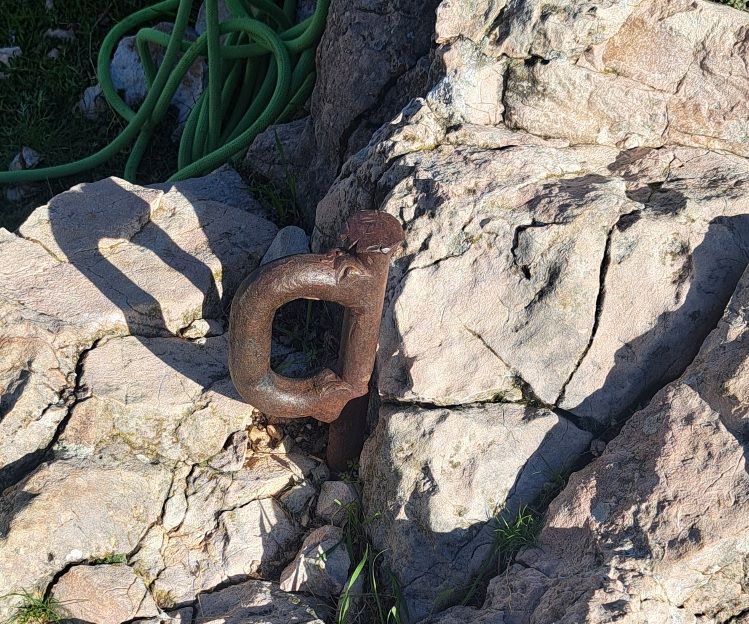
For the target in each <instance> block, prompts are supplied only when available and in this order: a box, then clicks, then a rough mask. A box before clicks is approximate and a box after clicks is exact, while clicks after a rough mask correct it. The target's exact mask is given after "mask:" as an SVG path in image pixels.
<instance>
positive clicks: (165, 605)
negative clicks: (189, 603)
mask: <svg viewBox="0 0 749 624" xmlns="http://www.w3.org/2000/svg"><path fill="white" fill-rule="evenodd" d="M151 594H152V595H153V599H154V601H155V602H156V605H157V606H158V607H159V608H160V609H163V610H167V609H173V608H174V606H175V605H176V604H177V601H176V600H175V599H174V593H173V592H172V591H171V590H166V589H155V590H154V591H153V592H151Z"/></svg>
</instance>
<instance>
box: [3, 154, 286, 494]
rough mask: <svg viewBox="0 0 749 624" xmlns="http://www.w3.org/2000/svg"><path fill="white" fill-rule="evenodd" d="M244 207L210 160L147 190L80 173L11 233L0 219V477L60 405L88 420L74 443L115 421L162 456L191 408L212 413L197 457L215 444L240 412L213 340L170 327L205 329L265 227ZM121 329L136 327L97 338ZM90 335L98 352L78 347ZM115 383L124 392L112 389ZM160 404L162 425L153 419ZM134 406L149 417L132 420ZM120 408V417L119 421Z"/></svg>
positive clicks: (32, 459)
mask: <svg viewBox="0 0 749 624" xmlns="http://www.w3.org/2000/svg"><path fill="white" fill-rule="evenodd" d="M256 209H257V206H256V204H255V203H254V200H252V198H251V197H250V195H249V193H248V191H247V188H246V186H245V185H244V184H243V183H242V181H241V179H240V178H239V176H238V174H236V172H233V171H231V170H230V169H227V168H222V169H220V170H218V171H217V172H215V173H213V174H211V175H209V176H205V177H204V178H198V179H195V180H189V181H186V182H179V183H176V184H165V185H160V187H159V188H144V187H140V186H136V185H132V184H128V183H127V182H124V181H123V180H118V179H116V178H109V179H106V180H102V181H100V182H96V183H93V184H82V185H79V186H76V187H74V188H73V189H71V190H70V191H67V192H65V193H62V194H61V195H58V196H56V197H54V198H52V199H51V200H50V201H49V203H48V204H46V205H45V206H42V207H40V208H37V209H36V210H35V211H34V212H33V213H32V214H31V216H30V217H29V218H28V219H27V220H26V222H25V223H24V224H23V225H21V227H20V228H19V233H18V234H12V233H10V232H8V231H6V230H0V254H1V255H2V257H3V259H4V262H3V263H2V266H0V319H1V320H2V322H1V323H0V345H2V348H1V349H0V488H2V487H5V486H6V485H8V484H10V483H13V482H14V481H17V480H18V479H19V478H20V477H21V476H23V474H24V472H25V471H27V470H28V469H29V467H33V466H34V465H35V464H37V463H39V461H40V460H41V458H42V456H43V454H44V452H45V451H46V449H47V447H48V446H49V445H50V444H51V443H52V442H53V440H54V439H55V435H56V434H57V432H58V428H59V427H61V426H62V425H63V424H64V423H65V421H66V419H67V418H68V417H69V416H71V414H72V412H73V411H75V418H74V419H73V420H74V421H75V422H78V423H79V424H81V425H83V423H85V422H90V423H92V424H93V426H92V427H91V428H90V429H88V430H85V431H84V430H83V429H79V434H80V436H81V439H80V440H78V441H77V442H76V443H78V442H80V443H81V445H82V447H81V448H80V449H79V450H81V451H83V450H84V449H88V450H87V451H86V452H91V451H92V450H93V449H94V448H95V446H96V445H95V444H94V446H91V445H90V444H89V442H91V444H93V442H92V441H96V440H98V439H99V438H97V436H101V435H103V436H104V437H106V435H105V434H106V433H107V432H110V433H117V432H118V435H123V436H127V437H129V439H130V440H131V441H134V442H135V446H136V447H139V448H144V447H145V446H147V444H151V445H153V443H154V442H155V441H156V440H157V438H158V439H159V444H160V443H161V442H163V443H164V447H163V448H160V449H158V452H156V455H160V456H162V457H163V456H164V455H165V453H166V455H167V456H169V455H171V456H172V457H174V454H175V453H176V451H175V449H178V448H185V444H187V446H189V445H190V444H191V442H190V440H189V439H187V438H186V437H185V436H186V435H187V434H188V432H189V431H192V430H194V429H195V427H196V426H197V422H196V419H199V418H200V417H205V416H207V417H208V418H209V420H211V419H212V418H213V416H214V415H215V416H217V417H218V419H219V421H220V422H219V421H216V422H215V423H214V424H217V425H218V427H217V428H216V429H215V430H214V431H213V433H212V434H211V435H213V440H212V441H207V439H206V438H205V437H203V438H201V437H200V435H202V434H200V435H198V439H197V440H196V444H197V447H199V448H197V447H196V452H197V453H198V454H200V455H205V454H206V453H214V452H218V451H219V450H221V447H222V446H223V443H224V442H225V440H226V436H228V435H229V434H230V433H232V432H233V431H234V430H237V429H241V428H242V427H243V426H244V425H245V424H246V423H247V422H248V418H249V413H248V409H247V406H244V405H242V404H240V402H239V400H238V398H237V397H236V395H234V394H232V390H231V385H230V382H229V380H228V371H227V370H226V365H225V359H226V353H225V348H226V347H225V342H223V343H222V342H221V341H222V340H223V339H220V338H218V337H217V338H208V339H207V340H206V341H205V344H198V341H197V340H196V342H195V343H188V342H187V341H184V340H180V339H178V338H176V337H175V336H174V335H175V334H178V333H179V332H180V331H181V330H183V329H185V330H186V331H187V333H189V334H190V335H193V334H192V332H193V330H195V331H197V329H198V325H201V321H202V323H204V324H206V325H207V328H201V331H199V332H198V333H202V334H204V335H207V334H211V333H213V332H214V331H219V327H220V323H218V322H217V321H218V320H219V319H221V318H222V316H223V306H224V305H225V304H226V303H227V302H228V301H229V300H230V297H231V295H232V294H233V292H234V289H235V288H236V286H237V285H238V284H239V281H240V280H241V279H242V278H243V277H244V276H245V275H246V274H247V273H249V272H250V271H251V270H252V269H254V268H255V267H256V266H257V264H258V262H259V261H260V258H261V257H262V255H263V254H264V253H265V250H266V248H267V247H268V245H269V244H270V242H271V241H272V239H273V237H274V235H275V233H276V228H275V226H273V225H272V224H271V223H270V222H268V221H266V220H265V219H263V218H262V217H260V216H258V215H257V214H256V212H254V211H256ZM214 319H215V320H214ZM186 328H191V329H189V330H187V329H186ZM203 329H205V331H203ZM128 335H137V336H138V338H127V339H123V340H122V341H120V340H117V341H115V342H114V343H112V344H109V345H107V344H106V343H107V340H108V339H110V338H115V337H118V338H119V337H123V336H128ZM155 336H158V337H159V338H158V339H156V338H155ZM152 338H153V340H152ZM93 346H97V347H98V348H101V349H103V351H99V352H98V353H97V352H96V351H97V349H94V351H93V352H91V353H89V351H91V348H92V347H93ZM87 355H90V356H91V357H90V364H91V365H90V366H89V367H88V369H86V368H85V367H84V360H86V359H87ZM110 356H111V358H112V359H111V360H109V357H110ZM141 358H142V361H141V362H140V363H139V362H138V360H140V359H141ZM141 365H142V367H143V368H142V370H141V368H140V367H141ZM94 367H95V368H96V369H97V370H94ZM99 367H100V368H99ZM118 367H119V368H118ZM124 370H129V371H130V373H129V376H128V377H127V378H125V377H122V373H123V371H124ZM201 371H202V372H201ZM141 373H142V374H141ZM79 374H82V375H84V376H86V381H85V382H83V380H82V379H81V378H80V377H79ZM118 375H119V377H118ZM89 380H90V381H91V383H92V384H95V385H96V386H97V388H98V389H99V390H101V393H100V394H96V393H94V394H93V395H92V394H91V392H90V388H87V387H86V384H87V383H89ZM162 381H163V383H162ZM120 383H122V384H125V385H129V384H134V385H133V386H131V389H133V390H135V392H134V393H133V394H128V395H127V396H124V395H122V394H121V393H120V394H119V395H118V393H117V392H116V390H115V386H116V385H118V384H120ZM149 383H153V384H155V385H154V386H153V387H151V388H149V387H148V384H149ZM136 386H137V390H136ZM209 386H215V387H213V388H209ZM159 387H161V392H162V394H161V399H159ZM99 390H97V391H96V392H97V393H98V392H99ZM165 391H166V392H167V394H163V393H164V392H165ZM167 396H169V399H168V400H169V401H174V403H173V404H170V405H169V406H167V404H166V403H163V401H166V400H167ZM86 397H90V398H91V401H90V402H88V401H81V399H84V398H86ZM159 401H162V403H159ZM196 401H197V403H196ZM86 403H89V404H88V405H86ZM95 406H98V407H101V408H102V411H101V412H97V411H96V409H95ZM177 406H179V407H177ZM73 408H75V409H73ZM161 408H164V410H165V411H164V414H167V413H169V414H170V416H169V418H168V419H167V420H168V421H169V423H170V424H169V427H171V429H169V427H167V428H166V429H164V430H163V431H161V430H160V427H161V424H164V423H161V424H160V423H158V422H156V421H154V418H156V420H158V418H159V416H158V414H159V413H160V412H159V410H160V409H161ZM200 410H204V411H203V412H202V413H198V415H197V416H196V415H195V413H196V412H200ZM145 412H148V413H150V414H151V420H150V424H148V418H146V421H145V422H144V423H141V424H143V425H144V427H143V428H142V429H139V428H138V427H139V425H137V424H135V419H137V418H139V417H141V416H144V415H145ZM222 414H223V415H222ZM191 418H192V422H191V421H190V419H191ZM123 419H124V420H128V419H130V425H132V426H130V425H124V427H125V428H124V429H119V428H118V427H119V425H118V424H117V423H118V422H119V423H122V422H124V421H123ZM185 419H186V420H185ZM75 422H74V423H73V424H75ZM111 423H114V428H111V427H110V424H111ZM235 427H236V429H235ZM178 428H179V429H180V430H181V433H182V439H181V441H180V438H179V435H178V431H177V429H178ZM75 429H76V428H75V426H74V427H73V428H71V431H70V434H69V436H68V437H69V438H70V437H71V436H72V435H73V433H74V430H75ZM167 430H169V431H170V433H168V434H167ZM201 431H202V432H203V433H207V431H205V430H201ZM173 434H174V435H173ZM222 435H223V436H224V438H223V439H222V440H218V437H220V436H222ZM188 437H189V436H188ZM94 439H96V440H94ZM100 441H102V442H103V443H104V444H106V441H105V440H103V439H102V440H100ZM204 442H205V443H206V445H205V446H203V443H204ZM87 444H89V445H88V446H86V445H87ZM169 448H171V449H172V451H169V450H168V449H169ZM74 450H75V449H74ZM150 456H151V457H153V456H154V452H153V450H152V451H151V452H150Z"/></svg>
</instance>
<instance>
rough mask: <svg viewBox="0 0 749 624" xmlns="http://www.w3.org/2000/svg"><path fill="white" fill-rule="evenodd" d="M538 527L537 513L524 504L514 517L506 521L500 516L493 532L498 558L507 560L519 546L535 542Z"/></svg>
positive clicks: (515, 552)
mask: <svg viewBox="0 0 749 624" xmlns="http://www.w3.org/2000/svg"><path fill="white" fill-rule="evenodd" d="M539 527H540V522H539V519H538V515H537V514H536V513H535V512H534V511H532V510H531V509H530V508H529V507H527V506H525V505H524V506H523V507H521V508H520V509H519V510H518V513H517V515H516V516H515V518H514V519H512V520H510V521H508V520H507V518H504V517H502V518H500V519H499V526H498V527H497V528H496V529H495V532H494V533H495V538H496V543H497V550H498V551H499V555H500V558H501V559H503V560H509V559H511V558H512V557H514V556H515V555H516V554H517V553H518V551H520V549H521V548H523V547H525V546H532V545H533V544H535V543H536V536H537V534H538V529H539Z"/></svg>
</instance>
